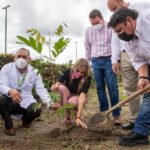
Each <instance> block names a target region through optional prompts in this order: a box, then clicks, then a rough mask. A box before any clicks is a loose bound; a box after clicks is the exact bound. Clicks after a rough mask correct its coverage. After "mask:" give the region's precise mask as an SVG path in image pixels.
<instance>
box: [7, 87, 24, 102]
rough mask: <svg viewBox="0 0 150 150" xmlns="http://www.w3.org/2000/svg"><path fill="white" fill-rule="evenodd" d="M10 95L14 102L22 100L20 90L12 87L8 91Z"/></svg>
mask: <svg viewBox="0 0 150 150" xmlns="http://www.w3.org/2000/svg"><path fill="white" fill-rule="evenodd" d="M8 95H9V96H10V97H11V99H12V101H13V102H14V103H20V102H21V100H22V98H21V94H20V92H19V91H17V90H15V89H10V90H9V91H8Z"/></svg>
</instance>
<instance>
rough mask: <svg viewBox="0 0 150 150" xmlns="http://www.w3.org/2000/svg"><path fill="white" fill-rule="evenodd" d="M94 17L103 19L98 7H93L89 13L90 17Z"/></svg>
mask: <svg viewBox="0 0 150 150" xmlns="http://www.w3.org/2000/svg"><path fill="white" fill-rule="evenodd" d="M95 17H99V18H101V19H103V16H102V14H101V12H100V11H99V10H98V9H93V10H92V11H91V12H90V14H89V18H90V19H94V18H95Z"/></svg>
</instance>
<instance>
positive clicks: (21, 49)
mask: <svg viewBox="0 0 150 150" xmlns="http://www.w3.org/2000/svg"><path fill="white" fill-rule="evenodd" d="M18 51H26V52H27V53H28V56H29V57H30V51H29V50H28V49H26V48H19V49H18V50H17V51H16V53H17V52H18Z"/></svg>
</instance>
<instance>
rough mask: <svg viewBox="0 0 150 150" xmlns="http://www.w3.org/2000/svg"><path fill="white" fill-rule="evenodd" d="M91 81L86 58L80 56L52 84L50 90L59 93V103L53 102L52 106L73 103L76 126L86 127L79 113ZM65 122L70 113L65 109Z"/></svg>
mask: <svg viewBox="0 0 150 150" xmlns="http://www.w3.org/2000/svg"><path fill="white" fill-rule="evenodd" d="M90 83H91V70H90V66H89V64H88V61H87V60H86V59H83V58H80V59H79V60H77V61H76V63H75V64H74V65H73V66H72V67H71V69H67V70H65V71H64V73H63V74H62V76H61V77H60V78H59V80H58V82H57V83H56V84H54V85H52V87H51V89H52V91H57V92H59V93H60V95H61V100H60V103H54V105H53V108H59V107H60V106H63V105H64V104H67V103H70V104H74V105H75V109H76V110H77V113H76V123H77V125H78V126H81V127H83V128H87V126H86V125H85V124H84V123H83V121H82V119H81V113H82V110H83V107H84V105H85V103H86V102H87V93H88V89H89V87H90ZM65 123H66V124H68V123H71V118H70V113H69V111H66V114H65Z"/></svg>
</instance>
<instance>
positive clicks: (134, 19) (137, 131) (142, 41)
mask: <svg viewBox="0 0 150 150" xmlns="http://www.w3.org/2000/svg"><path fill="white" fill-rule="evenodd" d="M149 25H150V10H149V9H147V10H145V11H144V12H141V13H138V12H137V11H135V10H132V9H128V8H122V9H119V10H117V11H116V12H115V13H114V14H113V15H112V16H111V18H110V21H109V23H108V26H109V27H112V28H113V29H114V31H115V32H116V33H117V34H118V37H119V38H120V39H121V40H124V41H127V40H128V41H130V43H129V47H130V48H129V49H127V52H128V54H129V56H130V58H131V61H132V64H133V66H134V68H135V70H137V72H138V84H137V87H138V88H139V89H143V88H144V87H145V86H146V85H148V84H149V78H150V65H149V64H150V51H149V47H150V38H149V35H150V27H149ZM149 128H150V94H149V93H148V92H147V93H145V94H144V97H143V102H142V105H141V108H140V111H139V114H138V117H137V119H136V121H135V124H134V128H133V130H132V131H131V132H130V133H128V134H127V135H124V136H122V137H120V138H119V144H120V145H124V146H133V145H137V144H148V143H149V141H148V131H149Z"/></svg>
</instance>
